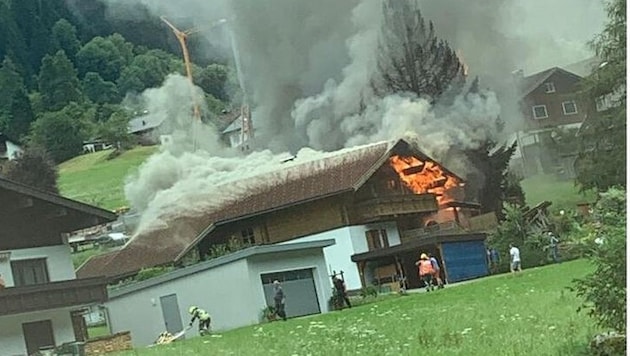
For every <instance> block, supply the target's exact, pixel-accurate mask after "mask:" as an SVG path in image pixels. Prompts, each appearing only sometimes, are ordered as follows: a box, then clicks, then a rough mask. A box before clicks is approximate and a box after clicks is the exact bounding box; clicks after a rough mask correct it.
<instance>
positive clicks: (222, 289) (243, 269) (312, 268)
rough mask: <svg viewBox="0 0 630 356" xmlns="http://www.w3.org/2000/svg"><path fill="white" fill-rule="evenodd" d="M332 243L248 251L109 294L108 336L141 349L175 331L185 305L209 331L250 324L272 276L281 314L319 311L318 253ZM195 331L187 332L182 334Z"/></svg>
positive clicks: (323, 303) (323, 291) (325, 289)
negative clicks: (203, 315) (201, 314)
mask: <svg viewBox="0 0 630 356" xmlns="http://www.w3.org/2000/svg"><path fill="white" fill-rule="evenodd" d="M333 244H334V240H324V241H312V242H300V243H292V244H282V245H262V246H253V247H249V248H247V249H244V250H241V251H237V252H235V253H232V254H229V255H226V256H221V257H218V258H215V259H212V260H209V261H206V262H201V263H198V264H195V265H192V266H189V267H185V268H181V269H177V270H175V271H173V272H170V273H167V274H164V275H161V276H158V277H155V278H152V279H149V280H145V281H141V282H138V283H134V284H130V285H126V286H122V287H120V288H114V289H111V290H110V291H109V301H108V302H107V303H106V304H105V307H106V310H107V319H108V322H109V327H110V331H111V332H112V333H117V332H122V331H131V337H132V341H133V344H134V346H136V347H138V346H147V345H149V344H151V343H152V342H153V341H155V339H156V337H157V336H158V335H159V334H160V333H161V332H163V331H169V332H170V333H177V332H179V331H181V330H182V329H183V328H184V327H185V326H186V325H187V324H188V322H189V320H190V315H188V308H189V307H190V306H192V305H195V306H198V307H200V308H202V309H205V310H206V311H208V313H210V315H211V316H212V329H213V330H215V331H221V330H228V329H233V328H237V327H241V326H247V325H252V324H256V323H258V322H260V319H261V316H262V311H263V309H264V308H265V307H266V306H267V305H273V304H272V303H273V288H272V286H271V284H272V282H273V281H274V280H276V279H277V280H279V281H280V282H281V283H282V286H283V289H284V292H285V294H286V313H287V317H289V318H291V317H297V316H303V315H309V314H317V313H324V312H327V311H328V300H329V299H330V297H331V295H332V291H331V288H332V287H331V282H330V279H329V277H328V273H327V269H326V261H325V258H324V253H323V248H325V247H328V246H331V245H333ZM196 334H197V330H196V329H191V330H189V331H188V332H187V333H186V336H188V337H192V336H195V335H196Z"/></svg>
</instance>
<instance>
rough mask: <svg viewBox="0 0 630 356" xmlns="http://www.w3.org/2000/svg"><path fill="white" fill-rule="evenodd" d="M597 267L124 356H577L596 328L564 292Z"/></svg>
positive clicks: (548, 272) (538, 273) (579, 265)
mask: <svg viewBox="0 0 630 356" xmlns="http://www.w3.org/2000/svg"><path fill="white" fill-rule="evenodd" d="M590 270H591V268H590V266H589V265H588V264H587V262H586V261H583V260H581V261H573V262H566V263H563V264H561V265H555V266H548V267H543V268H538V269H532V270H526V271H524V273H523V274H522V275H518V276H510V275H502V276H497V277H490V278H486V279H483V280H479V281H475V282H473V283H469V284H465V285H461V286H457V287H454V288H448V289H445V290H441V291H437V292H434V293H422V294H414V295H409V296H401V297H394V298H391V299H387V300H385V301H380V302H377V303H373V304H367V305H363V306H359V307H355V308H353V309H346V310H343V311H340V312H333V313H328V314H324V315H317V316H314V317H305V318H297V319H292V320H289V321H287V322H274V323H270V324H262V325H258V326H251V327H245V328H241V329H237V330H233V331H229V332H225V333H224V334H221V335H214V337H208V336H206V337H204V338H200V337H196V338H192V339H189V340H185V341H181V342H176V343H174V344H170V345H162V346H159V347H155V348H149V349H147V348H143V349H136V350H133V351H130V352H126V353H122V354H121V355H307V354H308V355H313V356H314V355H349V354H361V355H379V356H380V355H420V354H440V355H577V354H579V353H580V352H581V351H582V350H583V349H584V348H585V347H586V344H587V340H588V338H589V336H590V335H592V334H593V332H594V331H595V327H594V325H593V323H592V321H591V320H589V318H588V317H587V316H585V315H584V313H581V314H577V313H576V308H577V306H578V305H579V301H578V300H577V299H576V298H575V297H574V295H573V294H572V293H571V292H570V291H568V290H567V289H566V288H565V287H566V286H568V285H570V283H571V280H572V279H573V278H576V277H581V276H584V275H585V274H586V273H587V272H589V271H590ZM289 298H290V296H289ZM288 300H290V299H288ZM289 302H290V301H289Z"/></svg>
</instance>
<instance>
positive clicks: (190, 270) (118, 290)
mask: <svg viewBox="0 0 630 356" xmlns="http://www.w3.org/2000/svg"><path fill="white" fill-rule="evenodd" d="M334 244H335V240H333V239H328V240H320V241H308V242H295V243H285V244H281V245H278V244H274V245H257V246H252V247H248V248H246V249H243V250H240V251H236V252H233V253H230V254H228V255H225V256H220V257H217V258H213V259H211V260H209V261H204V262H200V263H197V264H195V265H192V266H189V267H184V268H179V269H176V270H174V271H172V272H168V273H165V274H163V275H160V276H157V277H155V278H151V279H147V280H144V281H140V282H137V283H132V284H128V285H125V286H122V287H114V288H110V289H109V291H108V294H109V299H113V298H118V297H121V296H124V295H126V294H130V293H134V292H137V291H139V290H142V289H146V288H150V287H153V286H156V285H159V284H162V283H165V282H169V281H172V280H175V279H179V278H182V277H185V276H188V275H191V274H195V273H199V272H202V271H205V270H208V269H212V268H214V267H218V266H221V265H225V264H228V263H232V262H234V261H238V260H242V259H245V258H249V257H252V256H258V255H266V254H270V253H281V252H289V251H299V250H308V249H315V248H324V247H328V246H332V245H334Z"/></svg>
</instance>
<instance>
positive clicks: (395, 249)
mask: <svg viewBox="0 0 630 356" xmlns="http://www.w3.org/2000/svg"><path fill="white" fill-rule="evenodd" d="M486 236H487V235H486V234H485V233H478V232H475V233H461V234H449V235H433V236H430V237H427V238H421V239H414V240H412V241H409V242H405V243H402V244H400V245H395V246H391V247H388V248H382V249H378V250H373V251H369V252H364V253H358V254H356V255H352V256H351V259H352V262H361V261H369V260H374V259H378V258H382V257H389V256H395V255H397V254H400V253H405V252H409V251H411V250H416V249H419V248H420V247H422V246H427V245H434V244H438V243H443V242H464V241H479V240H485V239H486Z"/></svg>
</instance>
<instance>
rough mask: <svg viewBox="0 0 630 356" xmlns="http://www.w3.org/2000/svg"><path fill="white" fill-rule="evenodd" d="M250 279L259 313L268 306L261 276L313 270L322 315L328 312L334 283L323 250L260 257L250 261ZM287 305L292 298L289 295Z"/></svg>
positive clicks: (252, 258) (254, 257) (253, 257)
mask: <svg viewBox="0 0 630 356" xmlns="http://www.w3.org/2000/svg"><path fill="white" fill-rule="evenodd" d="M248 263H249V279H250V281H252V283H251V287H252V291H251V292H252V296H253V298H252V300H253V301H257V302H258V304H255V306H257V307H258V308H257V310H258V313H260V311H261V310H262V309H263V308H264V307H265V305H267V302H266V300H265V293H264V291H263V286H262V281H261V279H260V276H261V275H263V274H267V273H274V272H284V271H292V270H296V269H307V268H308V269H313V279H314V282H315V290H316V291H317V299H318V302H319V308H320V311H321V312H322V313H325V312H328V300H329V299H330V297H331V295H332V281H331V279H330V277H329V276H328V273H327V268H326V260H325V258H324V254H323V253H322V251H321V250H319V249H317V250H315V249H313V250H301V251H290V252H283V253H282V254H281V255H272V254H267V255H259V256H252V257H251V258H249V259H248ZM286 299H287V301H286V302H287V304H288V303H291V296H290V295H287V297H286Z"/></svg>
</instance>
